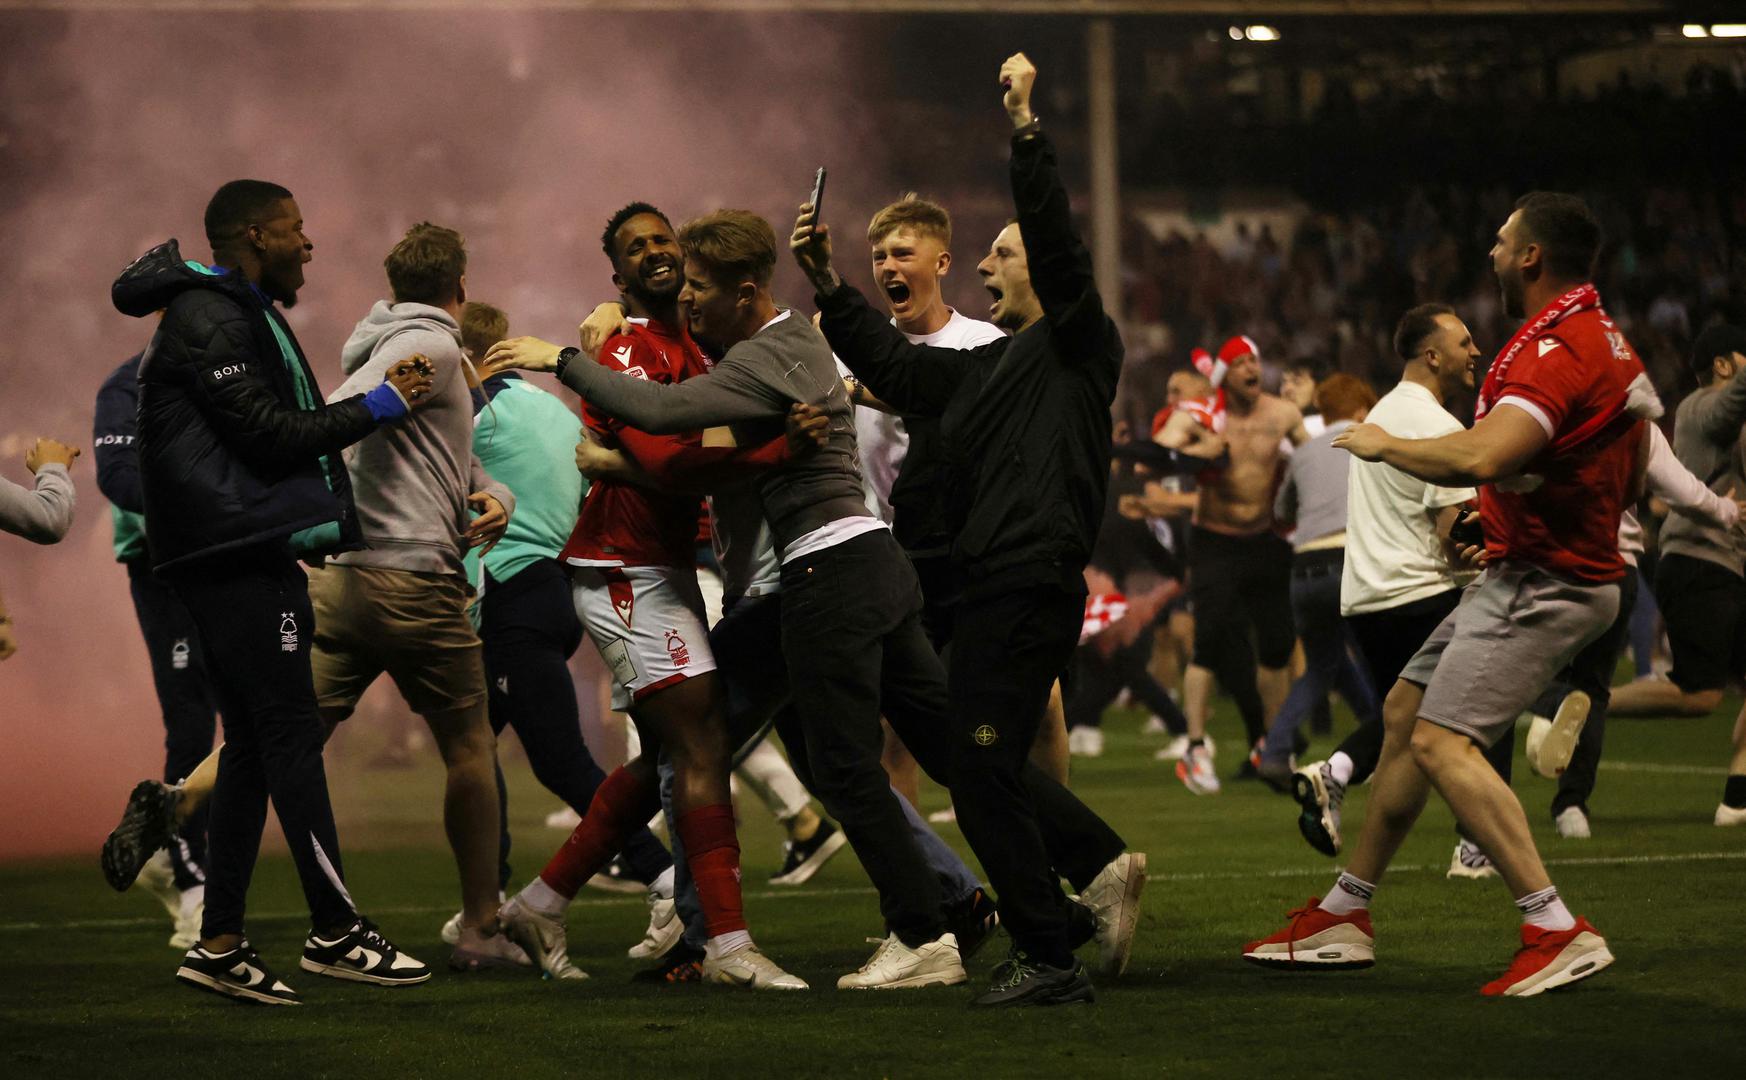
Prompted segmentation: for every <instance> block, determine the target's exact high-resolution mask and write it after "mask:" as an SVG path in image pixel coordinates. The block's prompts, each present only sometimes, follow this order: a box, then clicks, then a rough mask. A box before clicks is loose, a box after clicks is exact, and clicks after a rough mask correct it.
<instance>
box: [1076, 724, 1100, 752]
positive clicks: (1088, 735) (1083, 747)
mask: <svg viewBox="0 0 1746 1080" xmlns="http://www.w3.org/2000/svg"><path fill="white" fill-rule="evenodd" d="M1067 752H1068V753H1069V754H1072V755H1073V756H1074V757H1102V756H1103V729H1102V728H1098V727H1089V726H1087V725H1084V724H1081V725H1080V726H1079V727H1075V728H1069V729H1068V731H1067Z"/></svg>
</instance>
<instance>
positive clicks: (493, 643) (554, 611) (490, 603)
mask: <svg viewBox="0 0 1746 1080" xmlns="http://www.w3.org/2000/svg"><path fill="white" fill-rule="evenodd" d="M479 638H480V640H481V641H483V642H484V644H485V684H486V687H487V700H488V702H489V707H490V711H491V730H492V731H493V732H495V733H497V734H502V733H503V729H504V728H505V727H512V728H514V729H515V735H516V738H518V739H520V740H521V746H522V749H524V750H526V751H527V760H528V764H529V765H531V766H532V767H533V774H534V777H535V778H536V779H538V780H539V782H540V783H542V784H544V785H545V786H546V789H547V790H548V791H550V792H551V793H552V794H553V795H556V796H557V797H558V798H560V799H562V800H564V802H565V803H567V804H569V806H570V808H571V809H573V810H575V811H576V812H577V813H578V814H586V813H587V812H588V804H589V803H590V802H592V801H593V800H594V789H595V788H598V787H599V786H600V783H601V781H603V780H605V779H606V773H605V772H603V771H602V770H601V768H600V766H599V765H598V764H597V763H596V762H595V760H594V757H593V755H591V754H590V753H589V752H588V745H587V743H585V742H584V741H583V740H582V726H581V715H580V712H579V710H578V709H577V706H576V686H575V683H574V682H572V681H571V678H570V668H569V665H568V661H569V659H570V657H571V655H572V654H574V653H575V651H576V649H577V647H578V646H579V645H580V644H581V643H582V621H581V620H580V619H578V618H577V617H576V603H575V601H574V599H572V597H571V595H570V578H569V575H568V574H567V573H565V571H564V567H563V564H561V563H560V562H558V560H557V559H539V560H537V561H535V562H531V563H529V564H528V565H527V566H526V567H524V568H522V569H521V570H520V571H518V572H517V573H516V574H515V575H514V576H512V577H511V578H510V579H509V580H508V581H496V580H494V579H490V578H487V580H486V583H485V590H484V594H483V597H482V598H481V600H480V601H479ZM497 791H498V801H499V803H500V804H501V805H502V808H503V810H504V813H503V814H502V815H501V819H502V821H503V835H502V838H501V841H500V843H501V849H502V850H501V855H502V866H501V869H500V871H499V879H500V880H499V882H498V884H499V886H500V887H502V888H505V889H507V888H508V887H509V876H510V868H509V815H508V812H507V811H508V797H507V793H506V790H505V788H504V786H503V771H502V770H501V769H499V770H498V772H497ZM624 859H625V863H626V864H627V865H628V866H629V867H630V870H631V872H632V873H633V874H635V875H636V878H637V880H638V881H641V882H643V883H644V884H645V885H646V884H649V883H651V882H653V881H654V880H655V879H656V878H658V877H660V876H661V875H662V874H664V873H666V871H667V868H668V867H670V866H672V865H673V859H672V857H671V856H669V855H668V854H667V849H666V848H665V847H663V846H662V845H661V841H659V840H657V839H655V835H654V834H653V833H651V832H650V831H649V830H648V828H647V827H644V828H639V829H638V830H637V831H636V832H635V833H633V834H632V835H631V838H630V839H629V840H627V841H626V842H625V846H624Z"/></svg>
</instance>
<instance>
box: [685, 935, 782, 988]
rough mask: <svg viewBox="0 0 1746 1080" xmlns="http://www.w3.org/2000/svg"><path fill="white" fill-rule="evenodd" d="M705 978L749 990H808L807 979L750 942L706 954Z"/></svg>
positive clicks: (707, 980)
mask: <svg viewBox="0 0 1746 1080" xmlns="http://www.w3.org/2000/svg"><path fill="white" fill-rule="evenodd" d="M703 981H704V982H712V983H724V984H726V985H728V986H743V987H745V988H746V989H748V990H805V989H807V985H806V980H804V979H802V978H800V977H799V976H798V975H790V974H788V972H786V971H783V970H782V969H781V968H779V967H777V966H776V961H774V960H772V959H770V958H769V957H768V956H765V955H764V954H763V953H761V952H759V951H758V947H757V946H756V945H747V946H746V947H745V948H743V949H735V950H734V951H733V952H731V953H724V954H722V955H721V956H716V957H711V956H707V955H706V956H704V958H703Z"/></svg>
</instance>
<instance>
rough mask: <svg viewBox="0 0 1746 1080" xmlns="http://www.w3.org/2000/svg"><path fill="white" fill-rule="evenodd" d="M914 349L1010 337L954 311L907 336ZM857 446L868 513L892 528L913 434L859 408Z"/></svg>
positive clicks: (969, 345) (894, 420)
mask: <svg viewBox="0 0 1746 1080" xmlns="http://www.w3.org/2000/svg"><path fill="white" fill-rule="evenodd" d="M903 336H904V337H906V338H908V339H909V342H910V344H911V345H936V346H938V347H940V348H942V349H974V348H975V347H976V346H978V345H986V344H988V343H989V342H990V341H996V340H999V339H1000V338H1003V337H1005V336H1006V333H1005V331H1003V330H1001V328H1000V327H998V326H996V325H994V324H993V323H990V322H983V321H982V320H981V319H972V318H969V317H968V316H966V315H964V314H962V313H961V312H959V311H957V310H953V311H952V314H951V317H950V318H948V319H947V320H946V325H944V326H942V327H940V328H939V329H938V330H935V331H934V332H933V333H931V334H905V335H903ZM837 370H838V371H839V372H841V373H842V374H843V375H844V376H851V375H853V372H851V371H850V370H849V369H848V368H847V367H846V366H844V364H843V362H842V361H841V360H838V361H837ZM855 446H856V452H857V454H858V455H859V457H860V459H861V491H862V494H863V495H864V496H865V497H866V500H867V509H868V511H869V512H871V513H872V514H873V516H875V517H877V518H878V519H879V520H880V521H883V522H885V523H886V524H887V525H889V524H891V485H892V484H894V483H896V482H897V473H898V471H899V470H900V469H902V468H903V458H904V455H905V454H907V453H908V452H909V433H908V432H906V431H904V430H903V418H902V417H900V416H893V415H891V414H890V413H884V412H880V411H879V410H878V409H869V408H866V407H864V406H857V407H856V409H855Z"/></svg>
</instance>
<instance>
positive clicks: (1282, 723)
mask: <svg viewBox="0 0 1746 1080" xmlns="http://www.w3.org/2000/svg"><path fill="white" fill-rule="evenodd" d="M1344 565H1345V553H1344V552H1343V551H1342V550H1341V549H1339V548H1332V549H1329V550H1326V551H1306V552H1302V553H1300V554H1298V555H1297V556H1296V557H1295V558H1293V559H1292V563H1291V613H1292V619H1293V621H1294V622H1295V623H1296V624H1297V636H1298V638H1299V640H1301V641H1302V642H1303V654H1304V672H1303V676H1302V677H1301V678H1299V679H1298V680H1297V681H1296V682H1294V683H1292V684H1291V692H1290V693H1289V694H1287V695H1286V698H1285V704H1284V705H1282V706H1280V709H1279V715H1277V716H1275V717H1274V718H1273V724H1272V725H1271V726H1270V727H1269V728H1268V729H1267V741H1266V743H1265V744H1264V745H1263V746H1262V749H1261V757H1262V760H1264V761H1269V762H1284V761H1286V760H1287V759H1288V758H1289V757H1290V755H1291V744H1292V737H1293V736H1294V735H1295V734H1296V733H1297V729H1298V727H1299V726H1300V725H1301V724H1302V723H1303V722H1304V721H1305V720H1306V719H1308V718H1309V715H1310V714H1311V713H1312V712H1314V711H1315V706H1316V702H1317V700H1319V699H1321V698H1325V697H1326V696H1327V693H1328V690H1329V688H1330V687H1332V688H1334V689H1337V690H1339V691H1340V696H1341V697H1343V698H1345V699H1346V704H1347V705H1350V706H1351V707H1352V711H1353V712H1354V713H1356V714H1357V716H1358V722H1359V723H1360V724H1366V723H1379V722H1380V719H1381V710H1380V708H1379V706H1378V704H1377V700H1376V689H1375V687H1374V686H1373V685H1372V684H1371V680H1370V675H1369V674H1368V673H1367V672H1366V671H1365V669H1364V668H1363V666H1362V665H1361V663H1360V661H1359V660H1358V655H1357V642H1356V640H1355V639H1354V638H1353V637H1352V631H1351V629H1350V628H1349V627H1347V625H1346V621H1345V620H1344V619H1342V618H1340V572H1341V570H1342V569H1343V567H1344Z"/></svg>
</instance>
